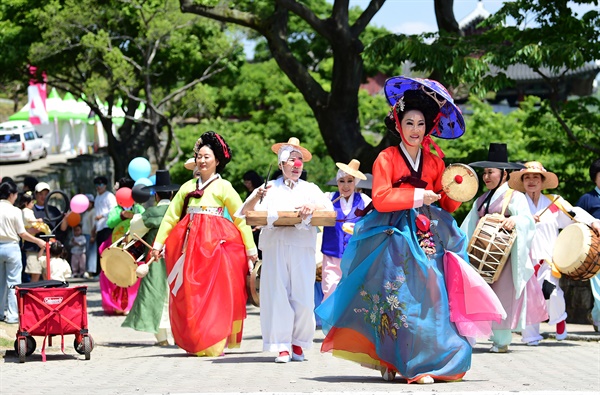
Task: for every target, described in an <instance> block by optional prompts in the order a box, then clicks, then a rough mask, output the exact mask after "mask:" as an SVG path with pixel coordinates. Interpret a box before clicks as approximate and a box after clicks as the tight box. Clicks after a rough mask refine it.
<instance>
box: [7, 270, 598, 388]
mask: <svg viewBox="0 0 600 395" xmlns="http://www.w3.org/2000/svg"><path fill="white" fill-rule="evenodd" d="M85 284H87V285H88V287H89V293H88V305H89V314H88V315H89V329H90V333H91V334H92V336H93V337H94V340H95V343H96V346H95V348H94V350H93V352H92V354H91V360H90V361H85V360H84V358H83V356H81V355H79V354H76V353H75V351H74V350H73V348H72V344H73V336H72V335H68V336H66V337H65V354H62V353H61V351H60V339H59V338H55V339H54V345H53V347H50V348H48V349H47V359H48V360H47V362H42V360H41V354H40V348H41V345H42V339H38V343H37V344H38V349H37V350H36V352H35V353H34V354H33V355H32V356H30V357H28V359H27V362H26V363H24V364H21V363H19V362H18V358H17V357H16V355H15V353H14V351H13V350H5V351H2V353H3V354H5V356H4V359H3V360H0V393H1V394H67V393H72V394H76V393H82V394H83V393H85V394H146V393H156V394H159V393H160V394H165V393H213V392H219V393H240V392H247V393H261V394H264V393H282V392H286V393H307V392H308V393H313V392H321V393H340V392H346V393H347V392H352V393H358V394H367V393H369V394H373V393H382V394H383V393H388V392H390V391H398V392H410V393H418V394H433V393H436V394H437V393H450V394H458V393H465V394H477V393H484V394H488V395H489V394H508V393H514V392H518V393H528V394H563V393H567V392H568V393H578V394H588V393H589V394H592V393H594V394H596V395H597V394H598V393H599V392H600V343H599V342H598V341H599V340H600V333H595V332H593V330H592V328H591V326H582V325H571V324H568V330H569V333H570V336H569V338H568V339H567V340H566V341H562V342H557V341H555V340H554V339H551V338H549V339H547V340H545V341H543V342H542V343H541V344H540V346H538V347H528V346H525V345H522V344H520V343H519V337H518V336H517V335H514V337H513V344H512V345H511V348H510V352H509V353H507V354H490V353H488V352H487V351H488V349H489V347H490V343H489V342H486V341H484V342H482V343H481V344H477V345H476V346H475V348H474V350H473V360H472V367H471V370H470V371H469V372H468V373H467V375H466V376H465V379H464V380H463V381H462V382H457V383H435V384H433V385H417V384H411V385H408V384H405V383H403V382H401V381H400V380H396V381H394V382H391V383H390V382H384V381H383V380H382V379H381V376H380V374H379V373H378V372H376V371H374V370H369V369H366V368H363V367H361V366H359V365H358V364H355V363H352V362H348V361H344V360H341V359H338V358H334V357H332V356H331V355H329V354H321V353H320V352H319V346H320V343H321V341H322V339H323V335H322V334H321V333H320V332H319V333H318V334H317V336H316V339H315V344H314V345H315V347H314V348H313V349H311V350H309V351H307V353H306V354H307V360H306V361H305V362H291V363H288V364H275V363H274V362H273V359H274V355H272V354H270V353H263V352H261V350H262V342H261V337H260V324H259V310H258V309H257V308H255V307H253V306H249V308H248V319H247V320H246V322H245V331H244V341H243V342H242V347H241V348H240V349H236V350H231V351H229V352H227V353H226V355H225V356H224V357H220V358H198V357H192V356H187V355H186V353H185V352H183V351H182V350H181V349H179V348H177V347H175V346H169V347H157V346H154V345H153V344H154V337H153V335H151V334H147V333H141V332H136V331H134V330H132V329H128V328H121V327H120V325H121V322H122V321H123V319H124V318H123V317H118V316H105V315H104V314H103V313H102V308H101V305H100V294H99V289H98V283H97V282H86V283H85ZM2 329H5V330H6V332H8V337H9V338H12V339H14V336H13V333H14V332H15V331H16V326H15V325H10V326H9V325H7V324H4V323H0V332H2ZM543 330H551V328H550V327H548V326H547V325H546V326H544V327H543ZM5 336H6V335H5ZM586 340H587V341H586Z"/></svg>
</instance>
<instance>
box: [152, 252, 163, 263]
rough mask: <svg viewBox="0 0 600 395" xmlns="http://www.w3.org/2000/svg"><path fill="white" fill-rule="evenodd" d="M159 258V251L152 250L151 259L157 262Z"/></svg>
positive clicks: (160, 254)
mask: <svg viewBox="0 0 600 395" xmlns="http://www.w3.org/2000/svg"><path fill="white" fill-rule="evenodd" d="M161 256H162V252H161V250H157V249H152V258H154V260H155V261H158V260H159V259H160V257H161Z"/></svg>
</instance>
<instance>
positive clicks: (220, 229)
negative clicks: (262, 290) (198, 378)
mask: <svg viewBox="0 0 600 395" xmlns="http://www.w3.org/2000/svg"><path fill="white" fill-rule="evenodd" d="M188 225H191V226H190V231H189V234H188V236H187V245H186V247H185V256H182V255H183V254H182V249H183V248H184V243H185V242H186V237H185V236H186V230H187V228H188ZM180 258H182V266H181V268H180V269H178V268H177V267H176V266H177V265H176V263H177V261H178V260H179V259H180ZM165 262H166V266H167V273H169V275H170V276H174V275H175V273H172V272H173V270H174V268H175V270H179V273H178V276H182V283H181V286H180V287H179V288H178V289H177V290H175V289H174V288H175V287H176V284H177V283H178V281H177V280H174V281H171V282H170V283H169V289H170V302H169V314H170V319H171V329H172V331H173V338H174V340H175V343H176V344H177V345H178V346H179V347H181V348H182V349H184V350H186V351H187V352H189V353H193V354H197V355H198V356H218V355H221V354H222V353H223V350H224V348H225V347H226V346H227V347H229V348H233V347H239V345H240V343H241V341H242V329H243V322H244V318H246V300H247V295H246V287H245V281H246V280H245V279H246V274H247V272H248V263H247V258H246V247H245V246H244V243H243V241H242V236H241V234H240V232H239V230H238V229H237V227H236V226H235V225H234V224H233V223H232V222H231V221H229V220H227V219H225V218H223V217H221V216H217V215H208V214H194V215H193V219H192V223H191V224H190V214H187V215H186V216H185V218H184V219H183V220H181V221H179V223H178V224H177V226H175V228H173V230H172V231H171V233H170V235H169V237H168V238H167V240H166V243H165ZM174 291H176V294H174Z"/></svg>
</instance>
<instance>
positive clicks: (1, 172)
mask: <svg viewBox="0 0 600 395" xmlns="http://www.w3.org/2000/svg"><path fill="white" fill-rule="evenodd" d="M73 157H75V155H66V154H56V155H48V156H47V157H46V158H44V159H38V160H34V161H33V162H31V163H12V162H11V163H0V178H2V177H13V178H14V177H16V176H18V175H26V174H29V173H31V172H33V171H36V170H40V169H43V168H44V167H46V166H48V165H49V164H51V163H66V162H67V159H69V158H73Z"/></svg>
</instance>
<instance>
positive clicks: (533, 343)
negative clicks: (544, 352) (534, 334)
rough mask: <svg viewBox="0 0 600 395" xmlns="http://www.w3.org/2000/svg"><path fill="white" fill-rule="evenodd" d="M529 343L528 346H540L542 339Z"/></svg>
mask: <svg viewBox="0 0 600 395" xmlns="http://www.w3.org/2000/svg"><path fill="white" fill-rule="evenodd" d="M527 345H528V346H539V345H540V341H539V340H536V341H533V342H529V343H527Z"/></svg>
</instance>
